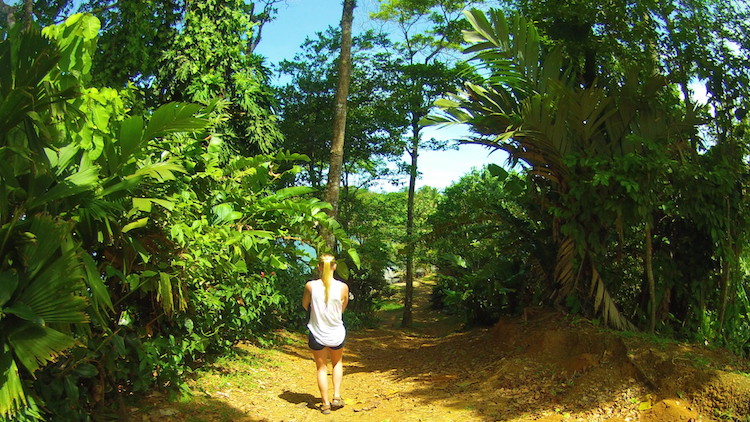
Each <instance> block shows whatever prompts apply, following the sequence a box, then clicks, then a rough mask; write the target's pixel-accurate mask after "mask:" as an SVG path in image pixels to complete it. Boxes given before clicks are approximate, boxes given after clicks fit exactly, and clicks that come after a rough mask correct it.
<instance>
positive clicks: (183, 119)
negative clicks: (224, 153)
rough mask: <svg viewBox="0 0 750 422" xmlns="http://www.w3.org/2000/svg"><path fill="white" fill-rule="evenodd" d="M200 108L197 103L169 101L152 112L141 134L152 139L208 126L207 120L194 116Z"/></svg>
mask: <svg viewBox="0 0 750 422" xmlns="http://www.w3.org/2000/svg"><path fill="white" fill-rule="evenodd" d="M201 110H202V107H201V106H200V105H198V104H186V103H169V104H165V105H163V106H161V107H159V108H158V109H156V111H155V112H154V114H153V115H152V116H151V120H149V122H148V126H146V129H145V131H144V134H143V138H144V139H152V138H156V137H160V136H164V135H167V134H170V133H175V132H195V131H199V130H202V129H204V128H206V127H207V126H208V123H209V122H208V120H207V119H203V118H200V117H195V115H196V114H197V113H199V112H200V111H201Z"/></svg>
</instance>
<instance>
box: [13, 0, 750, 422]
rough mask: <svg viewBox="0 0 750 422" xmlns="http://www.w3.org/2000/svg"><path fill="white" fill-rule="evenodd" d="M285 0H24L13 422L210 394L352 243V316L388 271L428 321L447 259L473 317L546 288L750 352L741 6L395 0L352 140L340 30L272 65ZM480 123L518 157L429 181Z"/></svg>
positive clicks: (365, 62) (359, 82) (629, 320)
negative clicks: (217, 369) (192, 378)
mask: <svg viewBox="0 0 750 422" xmlns="http://www.w3.org/2000/svg"><path fill="white" fill-rule="evenodd" d="M282 3H283V2H282V1H280V0H266V1H257V2H248V1H244V0H192V1H182V0H151V1H145V2H144V1H140V0H139V1H135V0H119V1H116V0H84V1H72V0H23V1H16V2H6V1H2V0H0V31H2V32H1V33H0V34H1V35H0V347H1V349H0V419H2V420H14V421H31V420H44V419H45V418H46V416H48V415H51V414H54V415H64V417H65V418H66V420H82V421H83V420H94V419H96V418H116V417H117V416H118V414H119V412H121V411H123V409H125V408H126V401H127V400H128V398H130V397H133V396H138V395H139V394H144V393H145V392H148V391H151V390H154V389H160V390H165V391H168V392H170V394H173V395H175V396H179V395H184V394H187V393H188V391H187V386H186V379H187V377H188V376H189V375H190V374H191V373H192V371H194V370H195V369H196V368H197V367H200V366H201V365H204V364H205V363H207V362H210V361H211V359H213V358H215V357H216V356H220V355H224V354H228V353H231V352H232V347H233V346H234V345H236V344H237V343H238V342H242V341H252V342H256V343H259V344H262V345H272V344H273V341H274V332H275V331H276V330H278V329H289V330H300V329H302V327H303V326H304V320H305V313H304V312H303V311H302V310H301V308H300V306H299V297H300V294H301V289H302V287H303V286H304V282H305V281H306V280H307V279H308V278H309V277H312V276H313V275H312V274H311V269H310V268H311V266H310V263H311V262H312V261H313V260H314V259H315V251H321V250H330V249H333V250H334V252H336V253H337V255H338V256H339V258H340V261H341V265H340V269H341V271H340V272H339V276H340V277H342V278H345V279H347V280H348V282H349V284H350V286H351V290H352V292H353V294H354V295H355V298H356V299H355V300H354V301H353V303H352V306H351V310H350V311H348V312H347V314H346V316H345V318H346V321H347V324H348V325H349V326H350V328H356V327H357V326H362V325H365V324H371V323H373V318H372V315H373V311H374V310H375V309H376V308H377V304H378V303H379V299H380V298H382V297H383V296H384V295H387V294H388V292H389V291H390V289H389V288H388V285H387V283H386V280H385V272H386V270H387V269H389V268H390V269H394V268H395V269H396V270H397V271H400V272H403V274H404V279H405V281H406V285H407V289H406V294H405V307H404V316H403V324H404V326H408V325H410V324H411V323H412V316H411V313H410V312H411V307H410V303H411V302H410V301H411V298H410V290H409V288H408V287H409V286H410V285H411V283H413V280H414V278H415V276H416V273H418V272H419V271H420V270H422V269H424V270H425V271H434V272H435V273H436V276H437V277H438V280H439V281H438V283H437V286H436V287H435V290H434V292H433V303H434V305H435V306H436V307H439V308H441V309H444V310H445V311H446V312H452V313H456V314H458V315H461V316H462V317H463V318H464V320H465V322H466V324H467V326H471V325H477V324H492V323H494V322H495V321H497V319H498V318H499V317H501V316H503V315H515V314H518V313H520V312H522V311H523V309H524V308H525V307H529V306H545V307H555V308H557V309H559V310H561V311H563V312H566V313H570V314H578V315H581V316H584V317H588V318H591V319H593V320H594V321H597V322H599V323H600V324H601V325H602V326H607V327H611V328H613V329H619V330H635V331H646V332H650V333H655V334H656V335H659V336H664V337H671V338H677V339H681V340H687V341H699V342H702V343H705V344H710V345H715V346H722V347H727V348H729V349H730V350H732V351H734V352H735V353H737V354H740V355H745V356H747V355H748V354H750V320H749V318H750V298H749V297H748V290H750V278H749V277H748V276H749V272H748V271H750V268H749V267H750V261H749V260H748V258H749V257H750V255H748V252H749V251H748V248H745V246H746V244H747V241H748V235H750V209H749V208H748V205H750V200H749V199H748V198H747V197H746V196H745V193H747V192H748V190H747V188H748V186H747V183H748V161H747V160H748V141H750V139H749V138H748V137H749V136H750V134H748V132H747V125H748V116H747V110H748V107H749V106H750V104H748V100H749V97H748V92H747V87H748V84H749V82H750V81H749V79H748V78H749V77H750V73H749V72H750V63H749V62H748V61H749V58H750V57H749V56H748V52H750V45H748V43H749V42H750V41H749V40H750V27H749V26H748V25H750V19H748V18H749V17H750V16H748V13H750V8H749V7H748V4H747V3H746V2H744V1H737V2H729V3H726V2H718V1H716V0H696V1H693V2H689V3H685V2H678V1H672V0H646V1H620V0H616V1H608V2H597V1H594V2H591V1H563V0H542V1H534V2H530V1H526V0H504V1H470V2H466V1H458V0H428V1H424V0H381V1H379V2H378V4H379V9H378V11H377V12H376V13H374V14H373V15H372V16H371V17H369V18H370V19H373V20H377V21H378V22H381V23H382V25H381V27H383V28H390V29H389V30H386V31H383V32H377V31H365V32H362V33H355V34H352V40H351V46H350V48H351V52H350V54H351V60H350V63H351V68H350V74H349V79H350V82H349V88H348V90H349V95H348V100H347V104H346V113H345V116H346V120H345V122H346V123H345V124H346V126H345V131H343V135H342V134H341V128H340V125H341V123H340V122H339V124H338V126H339V127H338V129H336V130H337V132H336V133H337V134H338V135H336V136H334V108H335V103H336V91H337V90H336V87H337V85H338V83H339V74H340V71H339V70H338V69H339V66H338V62H337V57H338V51H340V50H341V34H342V31H341V28H337V27H331V28H329V29H328V30H327V31H325V32H323V33H319V34H310V37H309V38H308V40H307V42H306V43H305V44H304V45H303V46H301V47H300V52H299V53H298V54H297V55H296V56H295V57H294V58H293V59H290V60H286V61H284V62H282V63H278V64H275V65H273V67H271V65H270V64H268V63H266V62H265V61H264V58H263V57H261V56H259V55H257V54H256V53H255V49H256V47H257V45H258V44H259V43H263V42H271V41H270V40H268V39H267V38H266V37H264V36H263V28H264V25H265V24H267V23H268V22H271V21H272V20H273V19H274V17H276V16H277V14H278V13H283V9H281V8H279V5H280V4H282ZM346 3H347V5H348V7H350V8H355V9H354V10H356V2H352V1H347V2H346ZM350 11H351V10H350ZM348 25H349V30H351V22H349V23H348ZM345 30H346V28H345ZM273 72H279V73H280V74H283V75H284V76H285V77H284V78H282V79H279V80H285V81H287V82H284V83H279V84H278V85H279V86H273V85H272V83H271V80H272V79H271V75H272V73H273ZM698 93H702V94H701V95H698ZM455 124H460V125H467V126H468V127H469V129H470V131H471V135H470V136H469V137H467V138H466V139H460V140H454V142H463V143H475V144H481V145H484V146H486V147H487V148H488V149H489V150H501V151H504V152H505V153H507V155H508V157H509V160H508V163H507V166H505V167H501V166H497V165H492V166H488V167H487V168H479V169H476V170H475V171H474V172H472V173H470V174H467V175H465V176H464V177H463V178H462V179H461V180H460V181H458V182H456V183H455V184H453V185H452V186H450V187H448V188H446V189H444V190H438V189H434V188H429V187H425V188H421V189H417V188H416V185H415V181H416V179H417V178H418V177H419V167H418V157H419V152H420V150H424V149H432V148H446V147H449V146H450V145H446V144H445V142H437V141H435V140H433V139H428V138H427V137H426V136H425V134H424V133H425V132H424V128H425V127H426V126H427V125H438V126H442V125H455ZM342 136H343V144H340V143H338V144H337V146H336V151H337V154H338V155H340V158H341V169H340V171H337V172H334V173H333V174H339V173H340V181H337V182H338V183H335V182H334V183H335V184H336V185H337V187H338V188H339V190H340V191H339V193H338V194H337V195H335V196H333V197H334V198H335V197H338V199H337V200H336V202H337V203H336V204H330V203H328V202H325V201H324V198H326V196H325V195H326V193H325V190H326V183H327V180H326V175H327V174H329V172H328V170H329V166H330V165H331V162H332V161H331V151H332V141H333V139H334V138H339V141H340V138H341V137H342ZM404 154H406V155H404ZM403 157H408V160H406V161H404V160H402V158H403ZM335 165H336V166H338V164H335ZM399 174H400V175H407V176H408V179H409V185H408V186H406V187H404V188H402V189H400V190H396V191H392V192H385V191H383V190H380V189H376V186H377V183H383V181H386V180H389V179H390V178H392V177H393V176H396V175H399ZM337 178H338V177H337ZM329 184H330V183H329ZM427 184H429V181H427ZM328 198H331V196H329V197H328ZM332 210H336V212H331V211H332ZM330 236H333V239H334V240H335V241H334V242H332V243H331V241H330V239H331V237H330ZM42 387H43V388H42ZM71 402H75V403H77V404H78V405H77V406H73V407H71V406H69V403H71ZM94 415H97V416H96V417H95V416H94Z"/></svg>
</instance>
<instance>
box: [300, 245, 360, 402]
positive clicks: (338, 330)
mask: <svg viewBox="0 0 750 422" xmlns="http://www.w3.org/2000/svg"><path fill="white" fill-rule="evenodd" d="M318 270H319V271H320V278H319V279H317V280H311V281H308V282H307V284H306V285H305V293H304V294H303V296H302V307H304V308H305V310H309V311H310V321H309V322H308V324H307V328H308V329H309V330H310V334H309V335H308V340H307V344H308V346H310V349H311V350H312V354H313V357H314V358H315V366H316V367H317V371H318V375H317V376H318V388H319V389H320V396H321V398H322V400H323V405H322V406H321V408H320V410H321V412H323V414H325V415H327V414H329V413H331V408H334V409H336V408H340V407H344V400H343V399H342V398H341V381H342V379H343V378H344V368H343V363H342V358H343V355H344V340H345V339H346V328H345V327H344V321H343V319H342V315H343V313H344V310H345V309H346V305H347V304H348V303H349V286H347V285H346V283H344V282H343V281H340V280H336V279H335V278H333V272H334V271H336V260H335V258H334V257H333V255H328V254H325V255H321V256H320V257H319V260H318ZM329 354H330V355H331V365H333V399H332V400H330V401H329V400H328V355H329Z"/></svg>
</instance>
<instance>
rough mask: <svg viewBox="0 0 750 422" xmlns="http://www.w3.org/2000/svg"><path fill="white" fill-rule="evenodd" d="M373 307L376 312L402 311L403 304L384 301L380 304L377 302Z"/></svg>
mask: <svg viewBox="0 0 750 422" xmlns="http://www.w3.org/2000/svg"><path fill="white" fill-rule="evenodd" d="M375 307H376V309H377V310H378V311H384V312H389V311H398V310H401V309H404V304H403V303H399V302H395V301H392V300H384V301H382V302H377V303H376V304H375Z"/></svg>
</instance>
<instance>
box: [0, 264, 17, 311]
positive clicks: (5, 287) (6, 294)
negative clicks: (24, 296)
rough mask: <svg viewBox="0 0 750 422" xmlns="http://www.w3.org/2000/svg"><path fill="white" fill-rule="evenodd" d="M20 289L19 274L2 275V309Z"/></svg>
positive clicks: (0, 277)
mask: <svg viewBox="0 0 750 422" xmlns="http://www.w3.org/2000/svg"><path fill="white" fill-rule="evenodd" d="M17 287H18V274H17V273H16V272H15V271H4V272H1V273H0V309H2V307H3V305H5V304H6V303H7V302H8V301H9V300H10V298H11V297H12V296H13V294H14V293H15V292H16V288H17Z"/></svg>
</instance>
